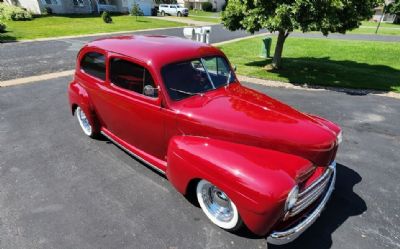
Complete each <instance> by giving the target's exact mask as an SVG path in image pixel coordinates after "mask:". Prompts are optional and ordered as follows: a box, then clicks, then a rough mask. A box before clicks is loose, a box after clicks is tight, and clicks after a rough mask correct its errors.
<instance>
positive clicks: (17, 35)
mask: <svg viewBox="0 0 400 249" xmlns="http://www.w3.org/2000/svg"><path fill="white" fill-rule="evenodd" d="M112 18H113V23H112V24H106V23H104V22H103V20H102V19H101V17H99V16H93V15H71V16H44V17H37V18H35V19H33V20H32V21H19V22H14V21H6V24H7V31H8V32H6V33H3V34H0V41H3V40H26V39H35V38H46V37H57V36H68V35H83V34H95V33H103V32H116V31H132V30H139V29H151V28H164V27H178V26H182V25H183V24H182V23H177V22H171V21H166V20H156V19H152V18H147V17H140V18H139V19H138V21H136V20H135V17H132V16H128V15H118V16H113V17H112Z"/></svg>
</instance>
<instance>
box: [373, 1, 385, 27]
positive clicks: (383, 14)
mask: <svg viewBox="0 0 400 249" xmlns="http://www.w3.org/2000/svg"><path fill="white" fill-rule="evenodd" d="M385 11H386V3H384V4H383V10H382V16H381V19H379V23H378V26H377V27H376V30H375V34H378V29H379V27H380V26H381V22H382V20H383V18H384V17H385Z"/></svg>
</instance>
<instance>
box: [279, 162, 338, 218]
mask: <svg viewBox="0 0 400 249" xmlns="http://www.w3.org/2000/svg"><path fill="white" fill-rule="evenodd" d="M332 175H333V169H332V168H331V167H328V168H327V169H326V171H325V173H324V174H323V175H322V176H321V177H320V178H318V179H317V180H316V181H315V182H313V183H312V184H311V185H310V186H309V187H308V188H306V189H305V190H303V191H302V192H300V193H299V195H298V198H297V202H296V204H295V205H294V207H293V208H292V209H291V210H290V211H289V212H288V213H287V215H286V218H289V217H293V216H296V215H298V214H299V213H301V212H302V211H303V210H304V209H306V208H307V207H309V206H310V205H311V204H312V203H314V202H315V201H316V200H317V199H319V197H320V196H321V195H322V194H323V193H325V190H326V189H327V187H328V185H329V182H330V180H331V178H332Z"/></svg>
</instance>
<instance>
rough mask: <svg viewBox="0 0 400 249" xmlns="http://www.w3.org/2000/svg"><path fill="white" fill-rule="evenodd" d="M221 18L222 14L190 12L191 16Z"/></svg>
mask: <svg viewBox="0 0 400 249" xmlns="http://www.w3.org/2000/svg"><path fill="white" fill-rule="evenodd" d="M190 15H194V16H204V17H221V12H207V11H203V10H189V16H190Z"/></svg>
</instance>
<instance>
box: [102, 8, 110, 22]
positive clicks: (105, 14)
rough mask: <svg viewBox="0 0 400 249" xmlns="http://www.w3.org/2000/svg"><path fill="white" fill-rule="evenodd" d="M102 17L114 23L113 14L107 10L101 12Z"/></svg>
mask: <svg viewBox="0 0 400 249" xmlns="http://www.w3.org/2000/svg"><path fill="white" fill-rule="evenodd" d="M101 18H102V19H103V21H104V22H105V23H112V18H111V15H110V14H109V13H108V12H107V11H104V12H103V14H101Z"/></svg>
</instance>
